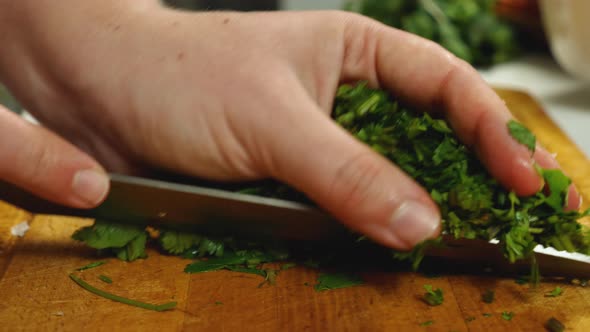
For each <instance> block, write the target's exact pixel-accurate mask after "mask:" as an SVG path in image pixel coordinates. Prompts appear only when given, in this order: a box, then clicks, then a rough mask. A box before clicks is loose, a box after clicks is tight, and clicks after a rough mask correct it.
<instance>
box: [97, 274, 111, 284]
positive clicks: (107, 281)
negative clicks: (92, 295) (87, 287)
mask: <svg viewBox="0 0 590 332" xmlns="http://www.w3.org/2000/svg"><path fill="white" fill-rule="evenodd" d="M98 279H100V281H102V282H104V283H107V284H112V283H113V279H111V278H109V277H107V276H105V275H102V274H101V275H99V276H98Z"/></svg>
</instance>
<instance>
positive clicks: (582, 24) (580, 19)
mask: <svg viewBox="0 0 590 332" xmlns="http://www.w3.org/2000/svg"><path fill="white" fill-rule="evenodd" d="M540 9H541V14H542V17H543V25H544V26H545V31H546V33H547V39H548V40H549V45H550V47H551V52H552V53H553V55H554V56H555V58H556V59H557V62H559V64H560V65H561V66H562V67H563V68H564V69H565V70H567V71H568V72H569V73H570V74H572V75H574V76H576V77H580V78H584V79H590V20H589V19H588V16H589V15H590V1H588V0H541V1H540Z"/></svg>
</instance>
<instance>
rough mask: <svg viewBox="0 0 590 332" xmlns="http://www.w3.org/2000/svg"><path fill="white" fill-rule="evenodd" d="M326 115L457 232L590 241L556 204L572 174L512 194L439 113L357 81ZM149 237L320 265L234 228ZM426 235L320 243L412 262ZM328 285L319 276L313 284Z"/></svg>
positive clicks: (528, 255)
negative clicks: (407, 242)
mask: <svg viewBox="0 0 590 332" xmlns="http://www.w3.org/2000/svg"><path fill="white" fill-rule="evenodd" d="M333 117H334V120H335V121H336V122H337V123H338V124H340V125H341V126H342V127H344V128H345V129H346V130H348V131H349V132H350V133H351V134H352V135H354V136H355V137H356V138H358V139H359V140H361V141H363V142H364V143H366V144H368V145H369V146H370V147H371V148H373V149H374V150H375V151H377V152H379V153H380V154H382V155H384V156H385V157H387V158H389V159H390V160H391V161H392V162H394V163H396V164H397V165H398V166H399V167H401V168H402V169H403V170H404V171H405V172H406V173H407V174H409V175H410V176H411V177H413V178H414V179H415V180H416V181H417V182H419V183H420V184H421V185H422V186H424V187H425V188H426V189H427V190H428V191H429V192H430V195H431V196H432V199H433V200H434V201H435V202H436V203H437V204H438V206H439V207H440V210H441V215H442V224H443V231H444V233H445V234H449V235H451V236H453V237H455V238H468V239H483V240H491V239H498V240H499V242H500V243H499V246H500V247H501V248H502V250H503V252H504V255H505V257H506V258H507V259H508V260H509V261H510V262H514V261H516V260H520V259H531V260H533V259H534V255H532V254H533V248H534V247H535V246H537V245H538V244H541V245H543V246H551V247H554V248H555V249H557V250H566V251H569V252H582V253H586V254H587V253H588V252H589V251H590V250H589V245H588V238H587V236H586V233H585V231H584V230H583V229H582V226H581V225H580V224H579V223H578V222H577V220H578V219H579V218H581V217H582V216H584V215H586V214H588V213H589V212H588V211H586V212H584V213H579V212H577V211H569V212H568V211H565V210H564V205H565V202H566V201H567V193H568V187H569V185H570V182H571V181H570V180H569V179H568V178H567V177H566V176H565V175H563V173H562V172H561V171H559V170H543V169H540V168H539V169H538V171H539V173H540V174H541V175H542V176H543V177H544V179H545V183H546V188H545V190H543V191H540V192H538V193H537V194H535V195H533V196H530V197H517V196H516V195H515V194H514V193H512V192H509V191H507V190H506V189H505V188H503V187H502V186H501V185H500V184H499V183H498V182H497V181H496V180H495V179H493V178H492V177H491V176H490V174H489V173H488V172H487V171H486V169H485V168H484V166H483V165H482V164H481V163H480V162H479V160H478V159H477V158H476V156H475V154H474V153H473V152H472V151H471V150H470V149H469V148H468V147H466V146H465V145H463V144H461V143H460V142H459V141H458V139H457V137H456V136H455V134H454V133H453V131H452V130H451V128H450V127H449V125H448V124H447V122H445V120H443V119H438V118H433V117H432V116H431V115H429V114H427V113H418V112H415V111H412V110H410V109H409V108H407V107H404V106H401V105H400V104H399V103H398V102H396V101H395V100H394V99H393V98H392V96H391V95H389V94H388V93H386V92H384V91H381V90H375V89H370V88H368V87H367V86H366V84H364V83H361V84H357V85H343V86H341V87H340V88H339V90H338V93H337V97H336V99H335V106H334V110H333ZM506 130H507V131H508V132H510V133H511V134H512V135H513V136H514V138H515V139H516V140H517V141H519V142H521V143H523V144H525V145H527V146H529V147H530V148H531V149H532V148H534V136H533V135H532V134H531V133H530V132H529V131H528V130H527V129H526V128H524V127H523V126H522V125H520V124H518V123H516V122H511V123H510V124H507V128H506ZM499 153H501V152H499ZM531 153H532V151H531ZM242 192H247V193H251V194H261V195H266V196H273V197H277V196H278V197H281V198H287V199H293V200H299V201H309V200H307V198H305V196H304V195H302V194H301V193H298V192H296V191H294V190H292V189H290V188H288V187H286V186H285V185H281V184H273V183H267V184H266V185H264V186H262V187H257V188H246V189H244V190H242ZM146 226H148V225H146ZM73 238H74V239H76V240H79V241H83V242H85V243H86V244H87V245H88V246H90V247H93V248H96V249H101V250H110V251H112V252H113V253H114V254H115V255H116V256H117V257H118V258H120V259H123V260H128V261H132V260H135V259H138V258H144V257H145V256H146V254H145V246H146V243H147V242H149V241H152V240H151V239H152V238H153V236H150V235H149V234H148V232H147V231H146V227H145V226H131V225H121V224H115V223H109V222H105V221H97V222H96V223H95V224H94V225H93V226H89V227H85V228H82V229H80V230H78V231H77V232H76V233H75V234H74V235H73ZM155 241H156V242H157V243H158V244H159V247H160V248H161V249H162V250H163V251H165V252H167V253H169V254H173V255H182V256H184V257H187V258H199V257H208V258H209V259H207V260H203V259H198V260H197V261H196V262H195V263H192V264H190V265H189V266H187V268H186V272H190V273H195V272H205V271H211V270H220V269H227V270H234V271H241V272H252V273H257V274H260V275H262V276H265V278H271V279H272V278H273V276H272V274H273V273H275V274H276V271H274V272H273V271H271V270H269V271H260V270H263V269H262V268H261V267H260V266H261V264H263V263H267V262H276V261H285V260H287V259H292V258H293V257H294V256H297V257H298V258H299V260H300V261H302V262H304V261H306V259H309V258H310V257H311V258H313V259H315V260H316V262H315V263H314V262H310V261H308V262H307V263H306V265H308V266H317V265H318V263H317V261H318V260H317V257H318V256H317V255H316V253H314V252H313V251H309V252H308V251H303V252H299V253H295V252H292V251H291V252H289V251H288V250H285V249H284V248H280V246H273V247H267V246H263V245H260V244H256V243H254V244H252V243H248V242H243V241H240V239H236V238H232V237H228V238H214V237H207V236H203V235H200V234H192V233H186V232H179V231H175V230H169V229H160V230H159V235H158V236H156V237H155ZM434 242H441V241H440V239H439V240H438V241H434ZM429 243H430V242H428V243H425V244H424V245H420V246H418V247H417V248H416V249H415V250H414V251H412V252H409V253H401V252H392V251H389V250H388V249H386V248H383V247H380V246H377V245H375V244H374V243H372V242H371V241H369V240H367V239H365V238H364V237H360V238H359V237H358V236H355V237H351V240H350V245H349V247H350V248H353V249H352V250H349V251H343V250H341V249H342V248H340V247H339V248H338V249H337V250H333V251H332V252H330V250H329V248H328V249H326V248H325V247H324V248H322V250H323V251H322V257H323V258H325V257H329V258H330V259H334V257H336V258H337V257H338V256H341V258H343V259H344V260H348V262H350V261H351V260H350V257H348V256H347V257H342V256H346V255H349V254H350V253H354V252H355V251H358V250H356V248H359V247H360V246H368V247H369V248H373V249H374V250H375V251H378V252H380V253H383V252H385V253H387V255H388V256H389V257H392V258H393V259H409V260H412V261H413V262H414V263H416V266H417V264H418V263H419V262H420V260H421V259H422V256H423V255H424V252H425V250H426V249H427V245H428V244H429ZM357 254H358V253H357ZM306 255H308V256H306ZM373 256H374V255H373ZM366 257H369V256H366ZM359 260H360V261H362V259H359ZM324 261H325V260H324ZM349 265H350V264H349ZM256 271H258V272H256ZM533 271H536V270H535V269H533ZM325 279H326V278H325ZM328 279H329V278H328ZM335 279H336V280H340V281H341V280H343V279H342V278H340V279H338V278H335ZM533 279H538V273H536V272H535V274H534V275H533ZM533 281H535V280H533ZM331 287H332V286H330V285H323V286H322V287H321V288H323V289H329V288H331Z"/></svg>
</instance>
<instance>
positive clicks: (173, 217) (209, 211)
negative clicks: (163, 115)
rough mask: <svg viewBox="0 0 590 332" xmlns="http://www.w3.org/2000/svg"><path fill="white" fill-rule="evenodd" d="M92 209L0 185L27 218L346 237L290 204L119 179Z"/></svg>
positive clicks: (0, 193) (323, 218) (329, 221)
mask: <svg viewBox="0 0 590 332" xmlns="http://www.w3.org/2000/svg"><path fill="white" fill-rule="evenodd" d="M109 176H110V180H111V188H110V191H109V194H108V195H107V197H106V199H105V201H104V202H103V203H102V204H101V205H100V206H98V207H96V208H94V209H75V208H69V207H65V206H61V205H58V204H55V203H52V202H49V201H47V200H44V199H41V198H38V197H36V196H33V195H31V194H30V193H28V192H26V191H24V190H22V189H19V188H17V187H16V186H14V185H11V184H8V183H5V182H1V181H0V199H2V200H4V201H6V202H8V203H10V204H13V205H15V206H17V207H20V208H23V209H25V210H27V211H29V212H31V213H36V214H52V215H66V216H77V217H85V218H93V219H102V220H107V221H112V222H120V223H132V224H141V225H153V226H166V227H172V228H176V229H184V230H194V231H203V232H205V233H208V234H211V233H219V234H223V233H227V232H231V233H234V234H235V233H237V234H246V235H251V236H254V237H275V238H281V239H286V240H320V239H323V238H326V237H332V236H339V235H341V234H343V233H345V232H346V233H350V232H349V231H346V229H345V228H344V227H343V226H342V225H341V224H340V223H338V222H337V221H336V220H335V219H333V218H332V217H331V216H330V215H329V214H327V213H325V212H323V211H321V210H319V209H316V208H314V207H311V206H308V205H305V204H300V203H296V202H291V201H286V200H280V199H275V198H267V197H260V196H253V195H248V194H242V193H238V192H232V191H226V190H221V189H215V188H209V187H202V186H195V185H187V184H183V183H175V182H170V181H162V180H155V179H148V178H142V177H135V176H129V175H122V174H112V173H111V174H109Z"/></svg>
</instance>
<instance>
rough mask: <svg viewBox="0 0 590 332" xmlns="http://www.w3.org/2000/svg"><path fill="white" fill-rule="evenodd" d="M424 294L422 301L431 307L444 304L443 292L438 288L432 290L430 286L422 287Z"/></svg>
mask: <svg viewBox="0 0 590 332" xmlns="http://www.w3.org/2000/svg"><path fill="white" fill-rule="evenodd" d="M424 289H425V290H426V293H424V296H423V297H422V299H423V300H424V302H426V303H428V305H431V306H437V305H441V304H442V303H443V302H444V296H443V291H442V289H440V288H437V289H433V288H432V285H424Z"/></svg>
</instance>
